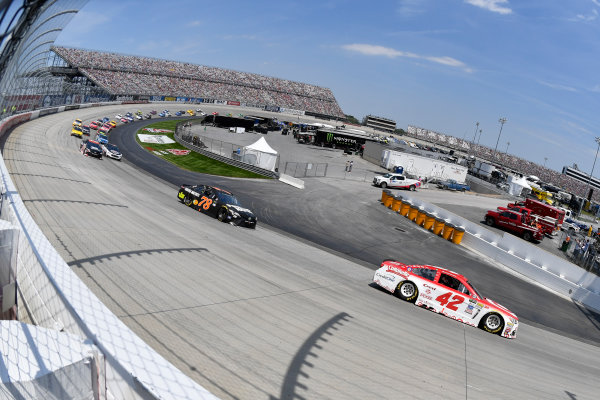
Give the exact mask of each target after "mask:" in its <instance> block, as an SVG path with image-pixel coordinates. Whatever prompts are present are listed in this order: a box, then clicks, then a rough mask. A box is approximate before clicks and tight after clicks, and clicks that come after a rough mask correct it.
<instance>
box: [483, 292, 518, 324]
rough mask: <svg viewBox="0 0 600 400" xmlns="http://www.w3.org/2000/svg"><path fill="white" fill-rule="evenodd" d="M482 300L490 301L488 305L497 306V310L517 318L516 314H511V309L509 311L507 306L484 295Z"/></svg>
mask: <svg viewBox="0 0 600 400" xmlns="http://www.w3.org/2000/svg"><path fill="white" fill-rule="evenodd" d="M484 300H485V301H487V302H488V303H490V305H492V306H494V307H496V308H498V309H499V310H501V311H503V312H505V313H507V314H509V315H510V316H511V317H513V318H514V319H517V320H518V318H517V316H516V315H515V314H513V313H512V311H510V310H509V309H508V308H506V307H504V306H503V305H502V304H500V303H496V302H495V301H494V300H492V299H488V298H487V297H484Z"/></svg>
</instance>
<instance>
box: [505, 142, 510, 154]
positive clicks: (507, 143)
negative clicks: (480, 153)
mask: <svg viewBox="0 0 600 400" xmlns="http://www.w3.org/2000/svg"><path fill="white" fill-rule="evenodd" d="M508 146H510V142H506V151H505V153H506V155H508Z"/></svg>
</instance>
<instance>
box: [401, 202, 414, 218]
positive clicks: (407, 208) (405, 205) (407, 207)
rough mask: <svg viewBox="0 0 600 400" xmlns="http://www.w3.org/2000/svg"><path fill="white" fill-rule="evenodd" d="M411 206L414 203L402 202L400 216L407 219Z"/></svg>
mask: <svg viewBox="0 0 600 400" xmlns="http://www.w3.org/2000/svg"><path fill="white" fill-rule="evenodd" d="M411 205H412V203H411V202H410V201H408V200H402V205H401V206H400V215H402V216H404V217H407V216H408V212H409V211H410V206H411Z"/></svg>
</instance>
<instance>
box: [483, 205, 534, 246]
mask: <svg viewBox="0 0 600 400" xmlns="http://www.w3.org/2000/svg"><path fill="white" fill-rule="evenodd" d="M485 223H486V225H488V226H497V227H499V228H502V229H504V230H507V231H510V232H513V233H515V234H517V235H519V236H521V237H522V238H523V239H524V240H527V241H530V242H534V243H539V242H540V241H541V240H542V239H544V232H543V231H542V229H541V227H540V226H538V225H537V224H535V223H533V222H532V221H529V220H528V219H527V217H526V216H525V215H523V214H521V213H520V212H518V211H513V210H510V209H502V208H500V209H497V210H489V211H488V212H487V214H486V215H485Z"/></svg>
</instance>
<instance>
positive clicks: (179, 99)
mask: <svg viewBox="0 0 600 400" xmlns="http://www.w3.org/2000/svg"><path fill="white" fill-rule="evenodd" d="M176 101H177V102H179V103H185V102H187V101H188V98H187V97H178V98H177V100H176Z"/></svg>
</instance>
